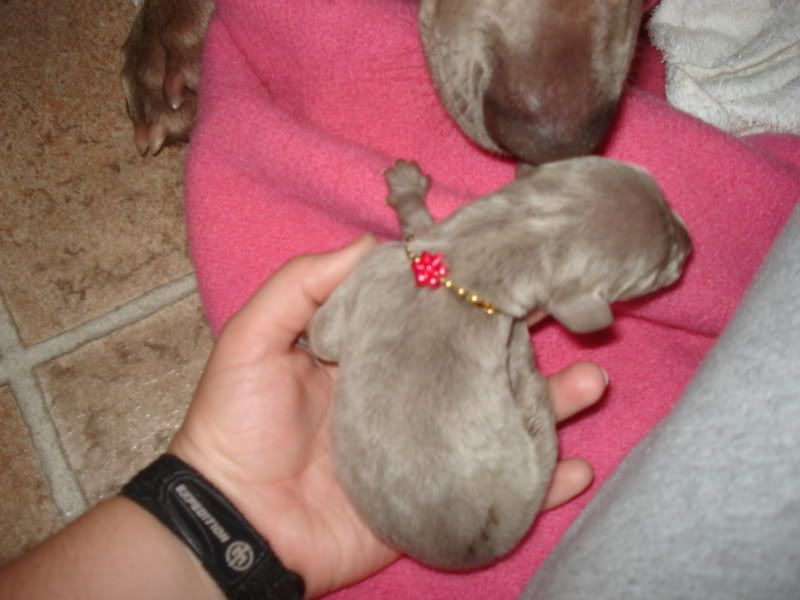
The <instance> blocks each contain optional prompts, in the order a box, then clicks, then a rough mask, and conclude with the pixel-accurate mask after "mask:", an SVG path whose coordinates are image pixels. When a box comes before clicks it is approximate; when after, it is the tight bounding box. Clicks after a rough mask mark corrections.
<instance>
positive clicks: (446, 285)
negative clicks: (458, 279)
mask: <svg viewBox="0 0 800 600" xmlns="http://www.w3.org/2000/svg"><path fill="white" fill-rule="evenodd" d="M444 287H446V288H451V287H453V282H452V281H450V280H449V279H445V280H444Z"/></svg>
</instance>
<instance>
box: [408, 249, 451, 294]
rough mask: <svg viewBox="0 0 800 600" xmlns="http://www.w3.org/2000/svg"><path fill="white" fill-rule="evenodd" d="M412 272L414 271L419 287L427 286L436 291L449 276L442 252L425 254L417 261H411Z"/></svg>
mask: <svg viewBox="0 0 800 600" xmlns="http://www.w3.org/2000/svg"><path fill="white" fill-rule="evenodd" d="M411 270H412V271H414V282H415V283H416V284H417V287H425V286H427V287H429V288H432V289H434V290H435V289H436V288H438V287H439V286H440V285H442V278H444V277H445V276H446V275H447V265H446V264H445V262H444V255H443V254H442V253H441V252H437V253H436V254H431V253H430V252H428V251H425V252H423V253H422V254H420V255H419V257H418V258H417V259H416V260H413V261H411Z"/></svg>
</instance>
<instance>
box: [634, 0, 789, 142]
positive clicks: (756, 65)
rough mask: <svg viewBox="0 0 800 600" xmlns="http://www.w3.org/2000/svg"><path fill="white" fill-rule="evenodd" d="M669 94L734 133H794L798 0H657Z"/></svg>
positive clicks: (653, 33) (655, 28) (656, 39)
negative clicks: (658, 0) (658, 1)
mask: <svg viewBox="0 0 800 600" xmlns="http://www.w3.org/2000/svg"><path fill="white" fill-rule="evenodd" d="M649 32H650V38H651V39H652V41H653V43H654V44H655V45H656V46H657V47H658V48H659V49H660V50H661V51H662V52H663V54H664V60H665V62H666V66H667V99H668V100H669V102H670V103H671V104H672V105H673V106H675V107H676V108H679V109H681V110H683V111H685V112H688V113H690V114H692V115H694V116H696V117H699V118H700V119H703V120H704V121H707V122H708V123H711V124H712V125H715V126H717V127H719V128H720V129H724V130H726V131H729V132H731V133H735V134H740V135H741V134H750V133H758V132H764V131H772V132H791V133H800V0H662V1H661V2H660V4H659V5H658V6H657V8H656V10H655V12H654V14H653V16H652V18H651V19H650V24H649Z"/></svg>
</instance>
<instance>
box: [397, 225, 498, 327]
mask: <svg viewBox="0 0 800 600" xmlns="http://www.w3.org/2000/svg"><path fill="white" fill-rule="evenodd" d="M413 241H414V236H413V235H409V236H407V237H406V242H405V248H406V255H407V256H408V259H409V260H410V261H411V270H412V272H413V273H414V283H416V284H417V287H429V288H431V289H434V290H435V289H438V288H440V287H442V286H444V287H445V288H446V289H448V290H450V291H451V292H453V293H454V294H456V295H457V296H458V297H459V298H461V299H462V300H466V301H467V302H469V303H470V304H472V305H473V306H477V307H478V308H480V309H482V310H483V312H485V313H486V314H487V315H493V314H495V313H501V314H506V315H507V314H508V313H507V312H506V311H504V310H501V309H499V308H497V307H496V306H494V305H493V304H492V303H491V302H489V301H487V300H484V299H483V298H480V297H479V296H478V294H476V293H474V292H472V291H470V290H468V289H467V288H464V287H460V286H458V285H456V284H455V283H453V280H452V279H448V277H447V274H448V272H449V270H448V268H447V263H446V262H445V259H444V254H443V253H441V252H436V253H431V252H428V251H427V250H423V251H422V252H421V253H420V254H419V256H417V255H416V254H415V253H414V251H413V250H411V246H410V245H409V244H411V242H413Z"/></svg>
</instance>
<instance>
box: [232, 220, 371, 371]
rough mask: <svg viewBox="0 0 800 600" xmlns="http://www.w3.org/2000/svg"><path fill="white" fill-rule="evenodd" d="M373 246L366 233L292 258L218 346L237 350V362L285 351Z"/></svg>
mask: <svg viewBox="0 0 800 600" xmlns="http://www.w3.org/2000/svg"><path fill="white" fill-rule="evenodd" d="M376 243H377V242H376V240H375V238H374V237H373V236H372V235H371V234H367V235H364V236H362V237H360V238H358V239H356V240H355V241H353V242H351V243H349V244H348V245H347V246H345V247H344V248H341V249H339V250H334V251H332V252H324V253H321V254H307V255H304V256H298V257H295V258H292V259H290V260H289V261H287V262H286V263H285V264H284V265H283V266H282V267H281V268H280V269H278V270H277V271H276V272H275V273H274V274H273V275H272V277H270V278H269V279H268V280H267V282H266V283H265V284H264V285H263V286H261V288H260V289H259V290H258V291H256V293H255V294H253V296H252V297H251V298H250V299H249V300H248V301H247V302H246V303H245V305H244V306H243V307H242V308H241V309H239V311H238V312H237V313H236V314H235V315H234V316H233V317H231V318H230V320H229V321H228V323H227V324H226V325H225V328H224V329H223V331H222V334H221V336H220V340H219V341H220V343H225V344H226V345H227V344H230V345H231V346H232V347H234V348H237V349H239V350H238V351H239V352H240V355H239V356H238V357H237V359H238V360H247V358H248V357H251V358H260V357H261V356H263V355H264V354H271V353H280V352H287V351H288V350H289V349H291V348H292V346H293V345H294V343H295V341H296V340H297V336H298V335H300V333H301V332H302V331H303V330H304V329H305V326H306V324H307V323H308V321H309V320H310V319H311V317H312V316H313V314H314V311H316V310H317V308H318V307H319V306H320V305H321V304H322V303H323V302H325V300H326V299H327V297H328V296H329V295H330V294H331V293H332V292H333V290H334V289H336V287H337V286H338V285H339V284H340V283H341V282H342V281H344V279H345V277H347V275H348V274H349V273H350V271H352V270H353V268H354V267H355V266H356V264H358V262H359V261H360V260H361V258H363V257H364V255H366V254H367V253H368V252H369V251H370V250H371V249H372V248H373V247H374V246H375V244H376ZM226 338H227V339H226Z"/></svg>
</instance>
